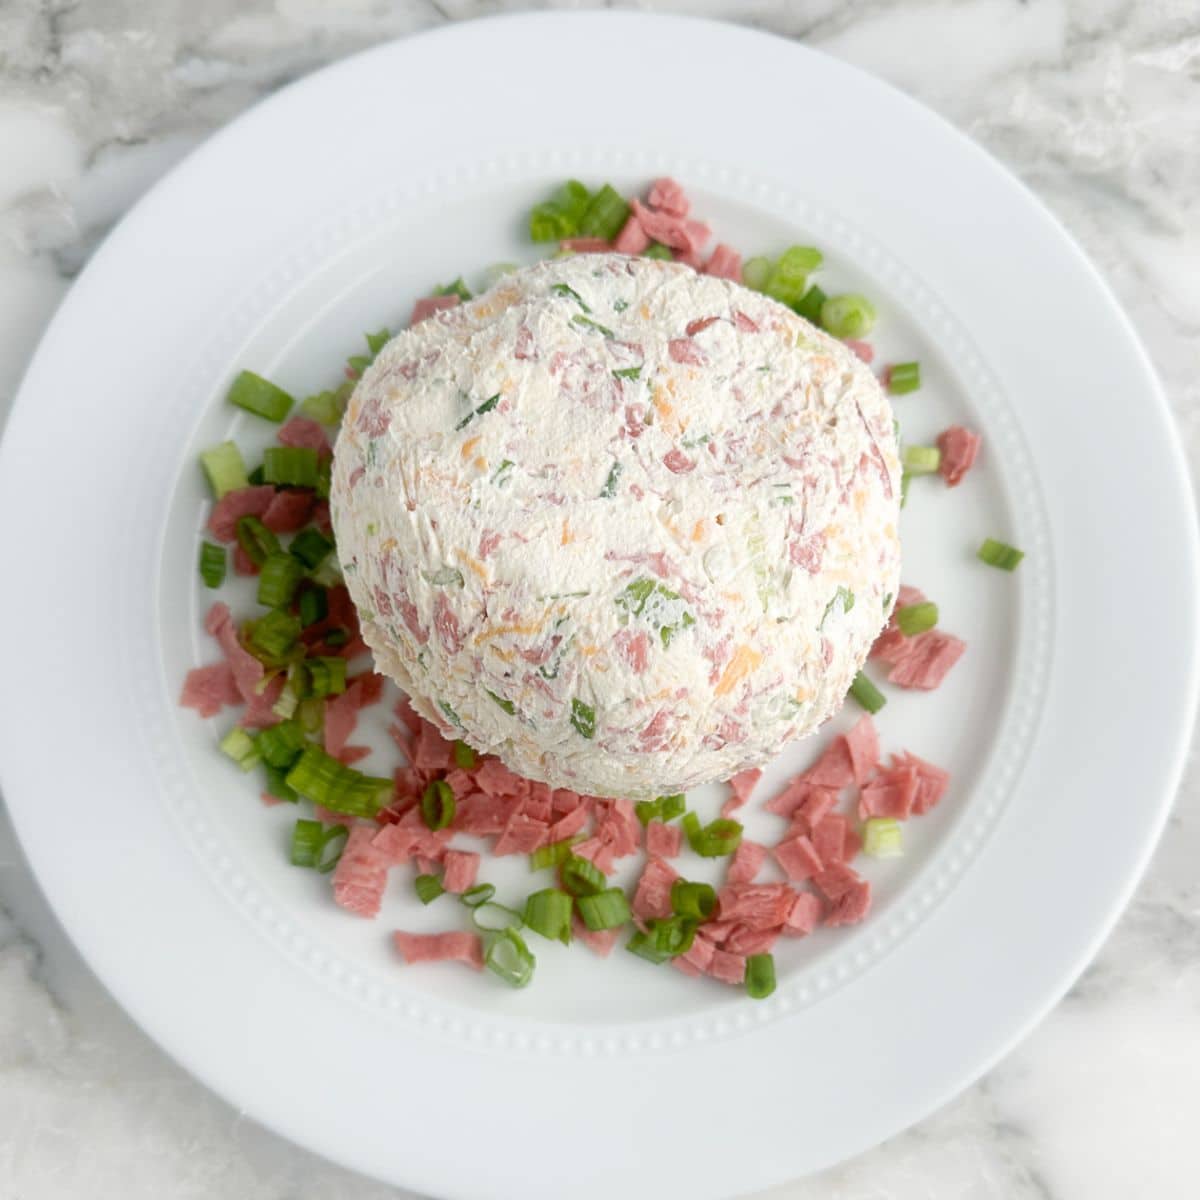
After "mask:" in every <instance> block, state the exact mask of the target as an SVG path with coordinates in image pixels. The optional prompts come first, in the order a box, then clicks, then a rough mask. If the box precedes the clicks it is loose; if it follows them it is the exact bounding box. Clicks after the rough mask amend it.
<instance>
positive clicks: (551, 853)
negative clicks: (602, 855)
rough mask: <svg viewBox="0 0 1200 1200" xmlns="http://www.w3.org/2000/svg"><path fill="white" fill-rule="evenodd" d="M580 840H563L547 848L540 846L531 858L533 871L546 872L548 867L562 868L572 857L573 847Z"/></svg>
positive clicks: (530, 862)
mask: <svg viewBox="0 0 1200 1200" xmlns="http://www.w3.org/2000/svg"><path fill="white" fill-rule="evenodd" d="M578 840H579V839H578V838H574V837H570V838H563V840H562V841H561V842H551V843H550V844H549V845H547V846H539V847H538V848H537V849H536V850H535V851H534V852H533V853H532V854H531V855H530V856H529V869H530V870H531V871H544V870H545V869H546V868H547V867H561V866H562V865H563V863H565V862H566V861H567V859H568V858H570V857H571V847H572V846H574V845H575V843H576V842H577V841H578Z"/></svg>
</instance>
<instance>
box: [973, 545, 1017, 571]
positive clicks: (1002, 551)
mask: <svg viewBox="0 0 1200 1200" xmlns="http://www.w3.org/2000/svg"><path fill="white" fill-rule="evenodd" d="M978 555H979V558H980V561H982V562H985V563H987V565H988V566H989V567H999V568H1000V570H1001V571H1015V570H1016V569H1017V564H1018V563H1020V561H1021V559H1023V558H1024V557H1025V551H1024V550H1018V549H1017V548H1016V546H1010V545H1009V544H1008V543H1007V542H998V541H997V540H996V539H995V538H987V539H985V541H984V543H983V545H982V546H980V547H979V550H978Z"/></svg>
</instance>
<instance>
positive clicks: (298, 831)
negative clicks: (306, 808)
mask: <svg viewBox="0 0 1200 1200" xmlns="http://www.w3.org/2000/svg"><path fill="white" fill-rule="evenodd" d="M324 842H325V826H324V825H322V824H321V822H320V821H308V820H304V819H301V820H299V821H297V822H296V824H295V825H293V826H292V852H291V856H290V857H291V860H292V866H294V867H315V866H316V865H317V863H318V862H319V861H320V857H321V847H322V845H323V844H324Z"/></svg>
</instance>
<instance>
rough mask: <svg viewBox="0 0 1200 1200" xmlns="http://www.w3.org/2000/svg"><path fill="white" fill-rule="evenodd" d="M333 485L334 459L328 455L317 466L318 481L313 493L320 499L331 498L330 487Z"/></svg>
mask: <svg viewBox="0 0 1200 1200" xmlns="http://www.w3.org/2000/svg"><path fill="white" fill-rule="evenodd" d="M332 486H333V459H332V458H331V457H330V456H328V455H326V457H325V458H323V459H321V463H320V466H318V467H317V483H316V487H315V488H314V489H313V494H314V495H315V496H316V497H317V499H318V500H328V499H329V489H330V487H332Z"/></svg>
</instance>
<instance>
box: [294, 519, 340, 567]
mask: <svg viewBox="0 0 1200 1200" xmlns="http://www.w3.org/2000/svg"><path fill="white" fill-rule="evenodd" d="M332 549H333V543H332V542H331V541H330V540H329V539H328V538H327V537H326V536H325V535H324V534H323V533H318V532H317V530H315V529H302V530H301V531H300V532H299V533H298V534H296V536H295V537H294V538H292V544H291V545H290V546H289V547H288V553H289V554H291V555H292V556H293V557H295V558H298V559H299V560H300V562H302V563H303V564H304V566H305V567H307V568H308V569H309V570H310V571H311V570H313V569H314V568H315V567H319V566H320V565H321V563H323V562H324V561H325V558H326V556H327V555H328V554H329V552H330V551H331V550H332Z"/></svg>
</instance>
